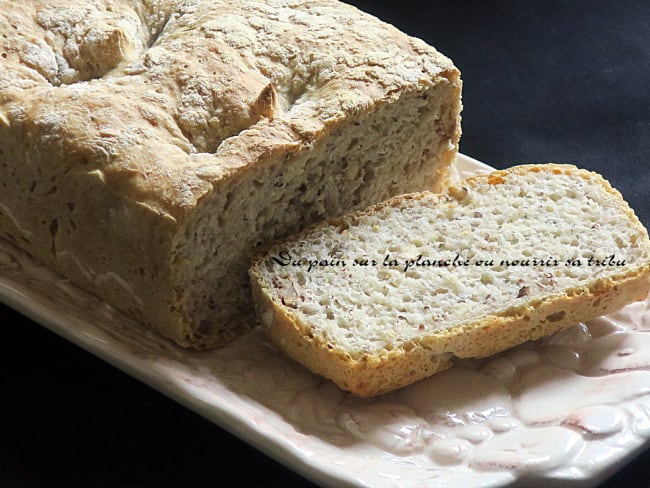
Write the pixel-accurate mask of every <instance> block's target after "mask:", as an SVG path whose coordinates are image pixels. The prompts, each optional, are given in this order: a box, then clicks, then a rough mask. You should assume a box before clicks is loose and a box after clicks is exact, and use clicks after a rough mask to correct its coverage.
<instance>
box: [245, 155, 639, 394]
mask: <svg viewBox="0 0 650 488" xmlns="http://www.w3.org/2000/svg"><path fill="white" fill-rule="evenodd" d="M249 275H250V277H251V281H252V285H253V292H254V298H255V303H256V308H257V312H258V315H259V317H260V321H261V323H262V325H263V326H264V327H265V328H266V330H267V331H268V333H269V334H270V337H271V338H272V340H273V341H274V342H275V343H276V344H277V345H278V346H279V347H280V348H281V349H282V350H284V351H285V352H286V353H287V354H288V355H289V356H291V357H292V358H294V359H296V360H297V361H299V362H301V363H303V364H304V365H305V366H307V367H308V368H309V369H311V370H312V371H314V372H316V373H320V374H321V375H323V376H325V377H327V378H330V379H331V380H333V381H334V382H335V383H336V384H337V385H339V387H341V388H342V389H344V390H349V391H351V392H352V393H354V394H356V395H359V396H372V395H377V394H380V393H384V392H387V391H390V390H392V389H395V388H399V387H402V386H405V385H408V384H410V383H412V382H414V381H416V380H418V379H421V378H424V377H427V376H429V375H431V374H433V373H436V372H439V371H442V370H444V369H446V368H448V367H450V366H451V365H452V360H453V358H454V357H458V358H474V357H484V356H488V355H491V354H494V353H497V352H499V351H503V350H505V349H507V348H510V347H513V346H515V345H518V344H521V343H523V342H525V341H529V340H535V339H538V338H540V337H543V336H545V335H548V334H552V333H554V332H557V331H559V330H561V329H564V328H566V327H568V326H571V325H573V324H576V323H577V322H580V321H585V320H588V319H591V318H594V317H597V316H599V315H602V314H606V313H610V312H612V311H614V310H617V309H619V308H621V307H623V306H624V305H626V304H627V303H629V302H632V301H636V300H641V299H644V298H645V297H646V296H647V295H648V293H649V292H650V242H649V240H648V233H647V231H646V229H645V228H644V227H643V225H642V224H641V223H640V222H639V220H638V219H637V217H636V216H635V215H634V212H633V211H632V210H631V209H630V208H629V206H628V205H627V203H626V202H625V201H624V200H623V198H622V196H621V195H620V193H619V192H618V191H616V190H614V189H613V188H612V187H611V186H610V184H609V183H608V182H607V181H605V180H604V179H603V178H602V177H601V176H600V175H598V174H595V173H592V172H589V171H585V170H581V169H578V168H576V167H575V166H571V165H559V164H548V165H522V166H515V167H513V168H511V169H509V170H506V171H496V172H494V173H491V174H489V175H482V176H476V177H472V178H469V179H467V180H465V181H464V182H462V184H461V185H460V186H456V187H452V188H450V189H449V190H448V191H446V192H445V193H444V194H434V193H428V192H425V193H416V194H409V195H404V196H400V197H396V198H393V199H391V200H388V201H387V202H384V203H381V204H379V205H376V206H373V207H370V208H369V209H367V210H365V211H363V212H358V213H354V214H351V215H348V216H346V217H344V218H341V219H338V220H335V221H330V222H329V223H326V224H321V225H317V226H315V227H312V228H310V229H308V230H306V231H304V232H302V233H300V234H298V235H297V236H295V237H293V238H291V239H290V240H286V241H284V242H280V243H277V244H274V245H273V246H272V247H271V248H270V249H268V250H267V251H266V252H265V253H264V254H263V255H260V256H258V257H257V258H256V259H255V260H254V261H253V263H252V266H251V268H250V271H249Z"/></svg>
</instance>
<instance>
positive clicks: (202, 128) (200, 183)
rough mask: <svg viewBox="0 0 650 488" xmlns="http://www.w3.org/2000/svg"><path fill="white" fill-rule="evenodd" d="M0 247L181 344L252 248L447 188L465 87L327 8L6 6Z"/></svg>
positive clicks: (200, 1) (294, 1) (120, 0)
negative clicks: (7, 245)
mask: <svg viewBox="0 0 650 488" xmlns="http://www.w3.org/2000/svg"><path fill="white" fill-rule="evenodd" d="M0 32H2V34H3V35H2V36H1V37H0V186H1V189H0V237H2V238H4V239H8V240H10V241H11V242H13V243H14V244H15V245H17V246H19V247H21V248H23V249H25V250H27V251H28V252H30V253H31V254H33V255H34V256H36V257H37V258H38V259H40V260H42V261H44V262H45V263H46V264H47V266H49V267H51V268H53V269H55V270H57V271H59V272H60V273H63V274H64V275H65V276H67V277H69V278H71V279H72V280H73V281H74V282H76V283H77V284H79V285H80V286H82V287H84V288H85V289H87V290H89V291H91V292H93V293H95V294H97V295H99V296H100V297H103V298H104V299H105V300H106V301H107V302H109V303H110V304H112V305H114V306H116V307H118V308H120V309H122V310H124V311H126V312H128V313H129V314H131V315H132V316H133V317H135V318H136V319H138V320H140V321H141V322H142V323H144V324H147V325H149V326H151V327H153V328H155V329H156V330H158V331H159V332H161V333H162V334H164V335H165V336H167V337H170V338H172V339H173V340H175V341H176V342H178V343H179V344H181V345H184V346H193V347H211V346H218V345H221V344H225V343H227V342H228V341H229V340H231V339H232V338H233V337H237V336H238V335H239V334H241V333H242V332H243V331H245V330H246V329H247V328H248V327H249V326H250V324H251V323H252V321H253V320H252V319H253V316H252V303H251V299H250V287H249V282H248V278H247V274H246V270H247V268H248V263H249V258H250V252H251V249H252V248H253V247H254V246H256V245H258V244H259V243H261V242H265V241H267V240H269V239H275V238H279V237H281V236H284V235H287V234H288V233H291V232H295V231H297V230H298V229H300V228H302V227H304V226H306V225H308V224H310V223H313V222H315V221H318V220H321V219H323V218H326V217H332V216H335V215H340V214H342V213H344V212H347V211H350V210H353V209H358V208H363V207H365V206H367V205H369V204H371V203H375V202H378V201H381V200H383V199H385V198H388V197H389V196H391V195H395V194H399V193H404V192H406V191H415V190H419V189H425V188H441V187H442V186H444V185H445V183H446V181H447V174H448V169H449V166H450V165H451V163H452V161H453V160H454V156H455V154H456V147H457V142H458V139H459V135H460V124H459V112H460V108H461V103H460V92H461V81H460V78H459V72H458V70H457V69H456V68H455V67H454V65H453V64H452V62H451V61H450V60H449V59H447V58H446V57H444V56H443V55H441V54H440V53H438V52H437V51H436V50H435V49H434V48H432V47H430V46H428V45H426V44H425V43H424V42H421V41H420V40H417V39H414V38H411V37H408V36H407V35H405V34H403V33H401V32H399V31H398V30H397V29H395V28H393V27H391V26H389V25H387V24H384V23H382V22H380V21H379V20H377V19H376V18H374V17H371V16H370V15H366V14H364V13H362V12H360V11H359V10H357V9H355V8H353V7H350V6H348V5H345V4H343V3H339V2H337V1H334V0H318V1H304V0H303V1H298V0H238V1H234V0H231V1H226V0H183V1H180V0H156V1H150V0H53V1H48V2H41V1H27V2H17V1H13V0H0Z"/></svg>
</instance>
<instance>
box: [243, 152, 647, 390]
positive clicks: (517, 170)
mask: <svg viewBox="0 0 650 488" xmlns="http://www.w3.org/2000/svg"><path fill="white" fill-rule="evenodd" d="M539 173H542V174H543V175H544V178H554V177H558V176H559V175H564V176H568V177H569V178H575V184H576V188H575V190H576V191H577V192H582V191H588V188H590V187H592V186H593V185H597V186H598V187H599V188H597V190H598V191H597V192H596V193H594V195H600V194H602V195H604V198H605V199H606V201H604V202H602V204H603V205H604V206H605V207H604V209H605V211H606V212H616V213H617V215H618V216H619V217H620V218H621V219H622V220H621V221H620V224H619V225H620V226H623V227H625V228H626V229H628V230H629V229H633V232H632V234H631V235H633V236H634V239H635V242H634V243H629V245H630V246H634V248H635V250H634V252H633V253H630V256H634V259H635V262H630V263H627V265H626V266H623V267H620V268H618V269H611V270H609V272H602V270H599V271H597V270H596V268H594V270H593V275H594V276H593V277H589V279H584V278H581V279H580V280H576V282H575V283H571V281H570V280H567V282H566V283H568V284H565V285H563V286H562V287H559V288H554V289H552V290H551V291H549V292H547V293H542V292H539V291H537V290H528V288H529V287H527V286H526V285H525V284H523V286H521V287H520V292H522V293H519V294H518V295H517V297H516V298H517V299H516V300H511V301H509V302H504V303H503V304H502V305H501V306H496V307H494V308H493V309H491V310H490V311H489V313H482V312H481V311H480V310H479V307H478V304H477V314H476V316H475V317H473V318H471V317H470V318H465V319H464V320H463V321H462V322H461V323H456V324H453V325H451V326H445V324H442V325H440V324H438V325H436V326H435V327H429V324H423V325H424V327H423V326H420V329H421V331H420V330H416V331H415V332H416V333H414V334H411V335H408V336H405V335H404V334H402V335H401V336H398V337H396V338H395V340H394V341H393V342H392V343H391V345H390V347H383V348H382V347H380V348H379V349H377V350H373V349H372V348H369V350H367V351H363V350H359V348H358V347H357V345H356V342H358V341H356V340H350V341H345V340H341V339H340V338H336V337H335V336H334V335H332V333H331V332H330V331H328V330H327V327H330V325H331V324H324V323H323V322H322V321H320V322H319V320H316V319H313V318H311V317H310V316H309V314H308V313H307V314H306V313H304V307H321V308H322V305H320V304H318V303H309V302H310V300H311V301H312V302H313V298H314V295H313V294H312V295H311V296H307V297H305V296H303V295H304V294H303V293H302V291H304V289H305V288H304V287H310V288H309V290H310V293H311V291H313V289H314V288H318V280H319V276H318V271H319V270H318V269H316V270H312V271H311V272H310V273H309V274H307V275H305V274H304V273H303V274H302V275H301V277H302V278H301V280H302V279H304V277H305V276H307V277H308V279H309V280H313V282H307V283H298V281H296V282H295V284H294V282H292V281H291V280H292V279H293V278H294V277H292V275H291V272H290V270H289V269H288V267H283V275H282V276H280V275H279V274H274V270H275V268H274V266H273V265H272V264H270V259H271V256H273V255H277V253H279V252H280V250H284V249H295V248H296V247H295V246H298V247H297V248H298V249H301V250H303V251H304V250H305V249H309V245H310V243H312V242H318V243H320V244H322V243H323V242H326V244H327V246H326V247H331V246H332V245H336V244H337V242H336V241H332V242H328V241H327V239H325V241H324V237H323V236H324V235H326V234H327V232H326V231H327V229H330V230H331V229H332V228H336V229H337V232H335V233H334V234H331V233H330V234H329V235H330V237H331V235H335V236H336V235H337V234H338V235H339V236H340V238H339V240H340V242H339V243H338V244H341V245H343V243H345V244H346V245H348V246H350V245H352V246H354V238H355V234H354V232H351V231H350V229H353V228H355V227H356V228H358V227H359V226H361V225H365V224H364V221H365V220H364V219H369V218H374V217H376V216H377V215H379V217H380V219H379V220H380V221H381V220H382V219H383V220H384V221H386V219H392V218H401V217H402V215H401V214H400V212H404V211H405V210H404V209H408V210H407V211H408V212H413V211H416V212H417V211H418V206H421V208H422V212H423V213H424V212H427V211H428V210H427V209H430V208H434V209H436V210H439V209H444V212H448V213H449V215H450V217H449V218H450V219H454V218H457V215H456V214H454V212H455V210H453V209H454V208H457V205H458V204H463V205H465V204H467V202H465V203H462V202H461V200H463V199H465V198H466V196H467V193H468V192H469V194H470V205H471V204H472V201H471V194H472V193H473V192H475V191H477V192H478V191H488V192H497V193H494V195H495V198H496V195H497V194H498V192H499V191H501V189H500V187H501V185H502V184H503V183H505V182H514V184H515V186H516V185H517V184H518V183H517V182H518V180H517V179H522V178H523V179H522V180H521V181H522V184H523V182H524V180H525V179H526V178H529V179H530V178H531V177H532V176H531V175H533V174H539ZM551 185H552V183H550V184H549V187H550V186H551ZM583 186H584V187H585V188H587V189H585V188H581V187H583ZM503 191H505V192H508V191H512V185H511V186H510V187H508V186H507V185H506V186H503ZM507 197H508V198H511V196H510V195H507ZM590 198H593V195H592V196H591V197H590ZM495 201H496V200H495ZM594 203H598V202H594ZM515 204H516V203H515ZM564 204H566V202H565V203H564ZM414 209H415V210H414ZM452 210H453V211H452ZM480 211H485V208H483V207H482V208H480V209H478V210H476V212H480ZM444 212H443V213H444ZM551 213H552V212H551ZM558 215H559V214H558ZM572 218H574V217H572ZM387 222H389V221H387ZM566 223H567V224H569V225H570V224H571V222H570V221H568V222H566ZM575 223H576V225H577V224H578V222H575ZM481 225H483V224H481V223H480V222H479V223H477V224H476V226H477V227H476V229H480V228H481V227H480V226H481ZM485 225H487V224H485ZM525 225H527V224H526V223H525V222H522V223H521V226H522V227H523V226H525ZM423 228H424V226H423V227H421V228H413V229H411V232H412V233H415V234H417V233H422V232H424V231H423ZM614 230H616V229H614ZM576 232H578V231H576ZM602 232H605V233H607V232H608V230H607V229H605V230H602ZM405 235H407V234H405ZM407 237H408V238H409V239H410V236H408V235H407ZM421 237H422V238H423V239H425V240H426V239H429V240H431V239H433V240H435V236H430V235H429V236H426V235H423V236H421ZM546 237H547V236H542V235H540V236H536V235H533V236H532V237H531V238H532V239H542V238H546ZM577 237H578V242H582V241H580V236H577ZM390 238H391V239H395V240H397V241H399V240H400V239H404V238H405V237H404V236H398V235H395V234H394V233H393V234H391V236H390ZM335 239H336V238H335ZM619 241H620V239H619ZM532 244H533V243H532V241H531V245H532ZM468 245H469V246H471V245H473V244H472V243H469V244H468ZM549 245H552V243H549ZM620 245H621V248H624V247H625V245H626V244H625V243H620ZM315 248H318V247H317V246H315ZM621 253H622V254H625V250H624V249H621ZM625 255H626V256H627V254H625ZM296 269H299V268H296ZM303 271H304V270H303ZM437 271H439V270H437ZM437 271H436V272H437ZM560 271H561V270H558V271H557V272H558V274H559V272H560ZM540 272H541V271H540ZM522 274H525V273H524V272H523V271H522ZM250 277H251V281H252V286H253V295H254V299H255V304H256V308H257V311H258V316H259V318H260V322H261V324H262V325H263V327H264V328H265V329H266V330H267V332H268V334H269V336H270V338H271V339H272V341H273V342H274V343H275V344H276V345H277V346H278V347H279V348H280V349H282V350H283V351H284V352H285V353H286V354H287V355H288V356H290V357H292V358H293V359H295V360H296V361H298V362H300V363H302V364H303V365H305V366H306V367H308V368H309V369H310V370H312V371H313V372H315V373H318V374H321V375H323V376H324V377H326V378H329V379H331V380H332V381H334V382H335V383H336V384H337V385H338V386H339V387H340V388H341V389H343V390H346V391H350V392H352V393H353V394H355V395H358V396H362V397H369V396H374V395H378V394H381V393H385V392H388V391H391V390H394V389H396V388H400V387H403V386H406V385H408V384H411V383H413V382H415V381H417V380H419V379H422V378H425V377H428V376H430V375H432V374H434V373H437V372H439V371H442V370H444V369H447V368H449V367H450V366H452V364H453V359H454V357H458V358H471V357H484V356H489V355H492V354H495V353H498V352H501V351H503V350H506V349H508V348H511V347H513V346H516V345H519V344H522V343H524V342H526V341H530V340H536V339H539V338H541V337H544V336H547V335H550V334H553V333H555V332H558V331H560V330H562V329H565V328H567V327H569V326H571V325H574V324H576V323H579V322H583V321H587V320H590V319H592V318H595V317H598V316H600V315H604V314H607V313H611V312H613V311H616V310H618V309H620V308H622V307H623V306H625V305H626V304H628V303H631V302H633V301H636V300H642V299H645V298H646V297H647V296H648V294H649V293H650V241H649V240H648V234H647V231H646V230H645V229H644V228H643V226H642V225H641V224H640V222H639V221H638V219H637V218H636V216H635V215H634V213H633V211H632V210H631V209H630V208H629V206H628V205H627V204H626V203H625V201H624V200H623V198H622V197H621V195H620V194H619V193H618V192H617V191H616V190H614V189H612V188H611V186H610V185H609V183H607V182H606V181H605V180H604V179H602V178H601V177H600V176H599V175H595V174H594V173H591V172H588V171H584V170H579V169H577V168H575V167H574V166H570V165H556V164H549V165H522V166H517V167H514V168H511V169H510V170H505V171H497V172H494V173H492V174H490V175H482V176H477V177H472V178H470V179H468V180H466V181H465V182H463V183H462V185H459V186H458V187H456V188H451V189H449V190H448V191H447V192H446V193H445V194H443V195H433V194H428V193H422V194H412V195H406V196H402V197H397V198H394V199H391V200H389V201H388V202H385V203H382V204H379V205H376V206H374V207H371V208H370V209H368V210H366V211H364V212H359V213H355V214H352V215H349V216H346V217H344V218H343V219H339V220H337V221H332V222H329V223H325V224H320V225H318V226H316V227H313V228H311V229H308V230H306V231H305V232H303V233H301V234H299V235H297V236H295V237H293V238H292V239H290V240H288V241H284V242H282V243H279V244H276V245H274V246H273V247H272V248H270V249H269V250H267V252H266V253H265V254H264V255H262V256H258V257H257V258H256V260H255V261H254V262H253V265H252V266H251V269H250ZM515 277H516V276H515ZM376 278H377V277H376V276H375V275H373V274H372V273H368V274H367V276H366V277H364V279H367V280H369V282H371V281H372V280H375V279H376ZM418 279H427V275H426V274H424V275H422V277H421V278H418ZM476 279H479V278H478V277H476ZM411 283H415V282H414V281H411ZM338 284H339V285H340V287H341V289H340V293H341V294H342V295H343V294H346V287H347V286H355V285H354V283H353V282H350V283H348V282H347V281H346V280H345V279H341V280H340V283H338ZM357 286H358V285H357ZM470 286H471V283H470ZM287 287H289V288H291V295H292V299H293V298H297V300H298V302H300V304H299V305H296V304H295V303H292V302H291V301H290V300H288V299H287V297H286V295H285V292H286V288H287ZM517 287H519V284H518V285H516V286H515V288H514V290H515V291H516V290H517ZM524 290H525V293H523V291H524ZM519 295H522V296H521V297H519ZM316 296H318V293H316ZM421 299H422V300H433V299H435V297H430V296H422V297H421ZM380 308H381V307H380ZM450 312H453V310H451V311H450ZM380 313H381V310H379V309H378V310H377V314H380ZM392 320H394V322H398V321H399V320H398V319H397V318H396V317H393V319H392ZM389 322H390V320H389ZM447 325H448V324H447ZM368 327H369V328H370V329H372V328H373V327H375V328H377V327H379V325H376V324H374V323H373V324H368ZM389 329H390V327H389ZM395 330H400V329H398V327H397V326H396V327H395ZM374 332H376V331H374ZM355 333H357V334H360V333H361V332H359V331H356V332H355ZM355 339H356V338H355ZM352 343H354V347H352Z"/></svg>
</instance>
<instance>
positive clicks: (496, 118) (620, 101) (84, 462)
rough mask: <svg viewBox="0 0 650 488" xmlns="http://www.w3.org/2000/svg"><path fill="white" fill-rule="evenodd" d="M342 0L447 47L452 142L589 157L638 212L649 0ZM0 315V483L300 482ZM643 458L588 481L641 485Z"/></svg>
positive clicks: (645, 154)
mask: <svg viewBox="0 0 650 488" xmlns="http://www.w3.org/2000/svg"><path fill="white" fill-rule="evenodd" d="M350 3H353V4H354V5H357V6H358V7H360V8H362V9H364V10H366V11H368V12H371V13H374V14H376V15H378V16H379V17H381V18H382V19H384V20H386V21H388V22H391V23H393V24H395V25H397V26H398V27H400V28H401V29H402V30H404V31H406V32H407V33H409V34H412V35H415V36H418V37H421V38H423V39H425V40H427V41H428V42H430V43H431V44H433V45H435V46H436V47H437V48H438V49H439V50H440V51H442V52H443V53H445V54H447V55H448V56H449V57H451V58H452V59H453V60H454V61H455V63H456V64H457V66H458V67H459V68H460V69H461V71H462V73H463V78H464V83H465V85H464V104H465V109H464V112H463V132H464V134H463V138H462V141H461V146H460V147H461V151H462V152H464V153H465V154H468V155H470V156H473V157H475V158H477V159H480V160H482V161H484V162H486V163H489V164H491V165H493V166H495V167H498V168H502V167H506V166H509V165H511V164H514V163H524V162H547V161H553V162H571V163H575V164H578V165H580V166H583V167H585V168H588V169H592V170H596V171H598V172H600V173H602V174H603V175H604V176H605V177H607V178H608V179H609V180H610V181H611V182H612V183H613V185H614V186H615V187H617V188H618V189H619V190H621V192H622V193H623V195H624V196H625V197H626V199H627V200H628V201H629V202H630V204H631V206H632V207H633V208H634V209H635V210H636V211H637V213H638V215H639V216H640V217H641V219H642V221H643V222H644V223H645V225H646V226H650V204H649V203H648V190H647V186H648V177H647V174H646V173H647V171H648V169H650V168H649V164H650V135H649V134H650V95H649V94H648V88H649V87H650V83H649V81H650V2H647V1H618V2H613V1H557V0H551V1H546V2H506V1H494V2H491V1H485V2H469V1H456V2H435V1H410V0H402V1H399V2H379V1H360V0H354V1H351V2H350ZM452 5H453V6H452ZM515 5H519V7H516V6H515ZM524 6H525V8H524ZM0 324H1V326H2V337H3V340H2V344H1V346H0V347H1V351H2V354H1V355H0V387H1V390H0V487H2V488H4V487H10V488H13V487H59V486H60V487H82V486H83V487H113V486H118V487H138V488H139V487H157V488H166V487H176V486H202V487H214V486H284V487H298V486H300V487H309V486H312V485H310V484H309V483H308V482H307V481H305V480H303V479H302V478H300V477H299V476H297V475H295V474H293V473H292V472H291V471H289V470H287V469H285V468H283V467H282V466H280V465H278V464H276V463H275V462H274V461H272V460H270V459H269V458H267V457H265V456H264V455H262V454H259V453H258V452H257V451H256V450H254V449H253V448H251V447H248V446H247V445H245V444H243V443H242V442H240V441H239V440H238V439H236V438H234V437H232V436H230V435H229V434H227V433H225V432H223V431H222V430H221V429H220V428H218V427H216V426H215V425H213V424H211V423H209V422H207V421H205V420H203V419H202V418H200V417H199V416H198V415H195V414H194V413H192V412H190V411H188V410H186V409H185V408H182V407H180V406H178V405H177V404H175V403H174V402H172V401H171V400H168V399H167V398H165V397H163V396H162V395H160V394H158V393H156V392H155V391H153V390H151V389H149V388H148V387H146V386H144V385H142V384H141V383H139V382H137V381H135V380H133V379H131V378H130V377H128V376H126V375H125V374H123V373H121V372H120V371H118V370H116V369H114V368H112V367H110V366H108V365H107V364H105V363H103V362H102V361H100V360H98V359H95V358H94V357H93V356H91V355H89V354H87V353H86V352H84V351H82V350H80V349H78V348H77V347H75V346H73V345H71V344H69V343H67V342H66V341H64V340H62V339H60V338H58V337H57V336H55V335H53V334H52V333H50V332H48V331H46V330H45V329H44V328H42V327H40V326H39V325H36V324H34V323H32V322H30V321H29V320H27V319H25V318H23V317H21V316H20V315H19V314H18V313H16V312H13V311H12V310H10V309H8V308H6V307H3V306H0ZM649 464H650V452H645V453H642V454H641V455H640V456H639V457H638V458H637V459H636V460H635V461H634V462H632V463H630V464H629V465H628V466H627V467H625V468H624V469H623V470H622V471H621V472H619V473H618V474H616V475H615V476H614V477H613V478H611V479H610V480H609V481H608V482H607V483H606V484H605V485H603V486H605V487H613V486H621V485H627V486H631V487H644V486H650V470H649V469H648V465H649Z"/></svg>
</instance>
